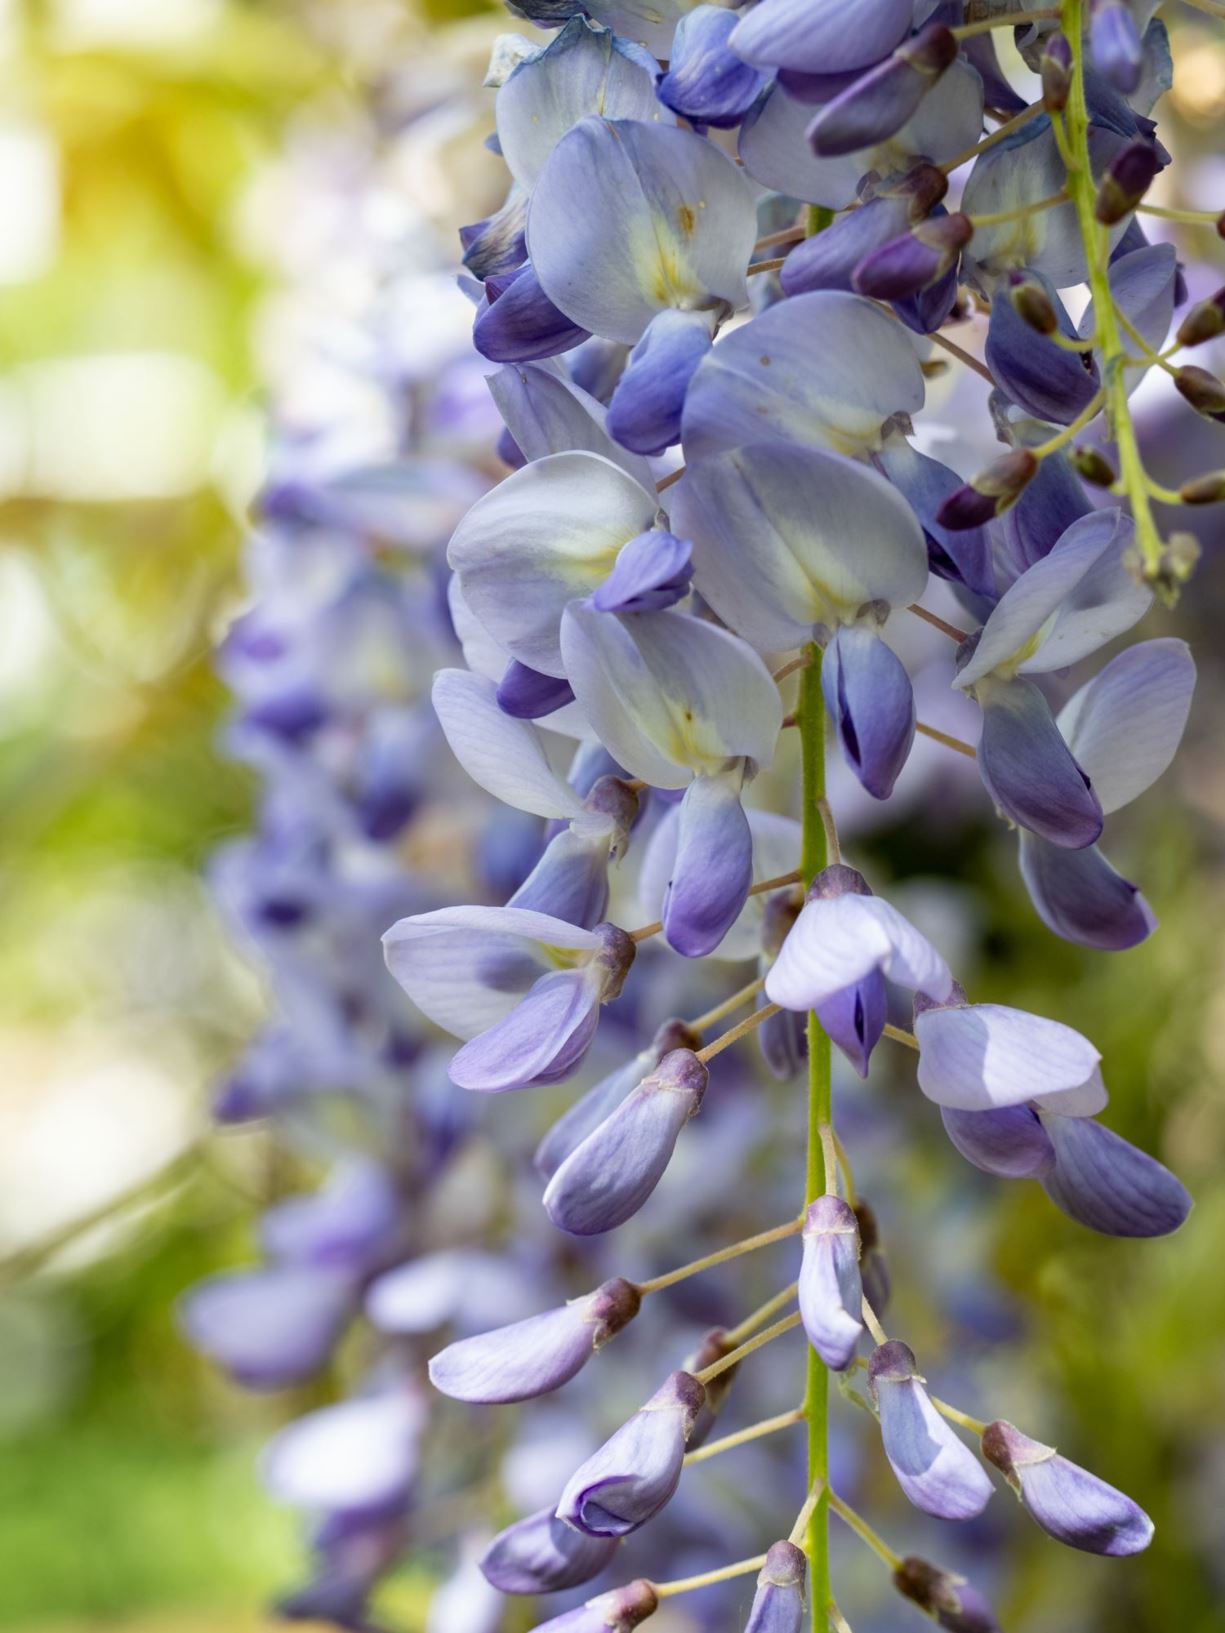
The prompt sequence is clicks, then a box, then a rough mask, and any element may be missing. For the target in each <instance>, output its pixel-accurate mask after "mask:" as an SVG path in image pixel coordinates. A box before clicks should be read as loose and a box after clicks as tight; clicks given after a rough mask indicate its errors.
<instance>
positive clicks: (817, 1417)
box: [798, 645, 833, 1633]
mask: <svg viewBox="0 0 1225 1633" xmlns="http://www.w3.org/2000/svg"><path fill="white" fill-rule="evenodd" d="M810 653H811V657H812V662H811V663H810V664H809V666H808V668H807V669H805V670H804V672H803V675H802V676H801V679H800V700H799V710H798V713H799V719H800V751H801V755H802V767H803V769H802V782H803V796H802V813H803V833H802V837H801V841H800V873H801V875H802V877H803V879H804V881H805V883H808V882H810V881H811V880H812V879H813V878H814V876H815V875H816V874H818V873H820V871H821V869H822V868H824V867H825V866H826V865H827V864H828V862H829V840H828V837H827V834H826V828H825V823H824V821H823V819H822V807H823V805H824V801H825V700H824V698H823V696H822V694H821V653H820V651H819V649H818V648H817V647H816V646H815V645H814V646H813V647H812V648H811V649H810ZM832 1121H833V1118H832V1107H831V1089H830V1043H829V1038H828V1036H827V1035H826V1033H825V1031H824V1029H823V1028H822V1026H821V1023H820V1022H819V1021H818V1020H817V1017H816V1015H815V1014H814V1013H812V1012H810V1013H809V1016H808V1161H807V1174H806V1182H805V1188H804V1202H805V1205H807V1204H808V1203H810V1202H815V1201H816V1199H817V1198H818V1197H819V1196H821V1195H822V1194H823V1193H824V1191H825V1186H826V1158H825V1148H824V1145H823V1143H822V1139H821V1130H822V1129H823V1128H826V1127H829V1126H830V1125H831V1124H832ZM804 1412H805V1416H806V1418H807V1421H808V1485H809V1489H810V1490H812V1491H816V1492H818V1496H817V1500H816V1502H814V1504H813V1506H812V1512H811V1514H810V1515H809V1517H808V1535H807V1544H806V1548H805V1552H806V1553H807V1554H808V1568H809V1573H810V1577H811V1598H812V1617H813V1628H814V1630H816V1633H823V1629H822V1623H823V1621H824V1618H825V1606H826V1603H827V1602H828V1600H829V1593H830V1584H829V1503H828V1497H827V1486H828V1482H829V1373H828V1371H827V1370H826V1367H825V1363H824V1362H823V1361H822V1360H821V1357H820V1356H819V1355H818V1354H817V1352H816V1350H815V1349H813V1347H812V1345H811V1344H809V1345H808V1350H807V1378H806V1382H805V1390H804Z"/></svg>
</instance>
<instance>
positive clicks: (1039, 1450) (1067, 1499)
mask: <svg viewBox="0 0 1225 1633" xmlns="http://www.w3.org/2000/svg"><path fill="white" fill-rule="evenodd" d="M983 1456H984V1457H985V1458H986V1459H987V1461H988V1462H989V1463H994V1464H995V1466H996V1468H997V1469H999V1470H1000V1471H1001V1473H1003V1474H1004V1476H1005V1477H1006V1479H1007V1481H1008V1483H1009V1485H1010V1486H1011V1487H1012V1488H1013V1490H1014V1491H1015V1492H1016V1494H1017V1496H1018V1497H1019V1498H1020V1499H1021V1502H1022V1503H1023V1504H1024V1505H1025V1507H1026V1508H1027V1509H1028V1510H1029V1513H1030V1515H1031V1516H1032V1517H1033V1518H1034V1519H1035V1520H1036V1521H1037V1522H1038V1524H1039V1525H1040V1526H1041V1527H1042V1529H1043V1530H1044V1531H1045V1532H1046V1533H1047V1535H1048V1536H1052V1537H1054V1538H1055V1540H1056V1542H1065V1543H1067V1545H1068V1547H1069V1548H1080V1549H1082V1550H1083V1551H1084V1552H1085V1553H1089V1554H1108V1555H1111V1556H1113V1557H1117V1556H1119V1555H1122V1554H1138V1553H1140V1552H1141V1551H1142V1550H1143V1549H1145V1548H1147V1547H1148V1545H1149V1543H1150V1542H1151V1541H1152V1538H1153V1522H1152V1520H1150V1519H1149V1517H1148V1515H1147V1514H1146V1513H1145V1512H1144V1510H1143V1509H1142V1508H1141V1507H1140V1506H1139V1505H1138V1504H1137V1503H1133V1502H1132V1500H1131V1498H1130V1497H1127V1496H1125V1495H1124V1494H1123V1492H1121V1491H1116V1490H1115V1488H1114V1487H1113V1486H1110V1485H1107V1484H1106V1482H1105V1481H1104V1480H1099V1479H1098V1477H1097V1476H1096V1475H1095V1474H1090V1473H1089V1471H1088V1470H1087V1469H1082V1468H1080V1467H1079V1466H1078V1465H1077V1464H1076V1463H1070V1462H1069V1461H1068V1459H1067V1458H1066V1457H1060V1455H1059V1453H1058V1452H1057V1451H1056V1450H1055V1448H1054V1447H1053V1446H1044V1445H1043V1444H1042V1442H1041V1441H1040V1440H1031V1439H1030V1438H1029V1436H1028V1435H1023V1434H1022V1433H1021V1431H1020V1430H1019V1429H1015V1428H1014V1427H1013V1426H1012V1424H1011V1423H1005V1422H1003V1421H1002V1420H1000V1421H998V1422H996V1423H990V1424H988V1425H987V1428H986V1430H985V1431H984V1433H983Z"/></svg>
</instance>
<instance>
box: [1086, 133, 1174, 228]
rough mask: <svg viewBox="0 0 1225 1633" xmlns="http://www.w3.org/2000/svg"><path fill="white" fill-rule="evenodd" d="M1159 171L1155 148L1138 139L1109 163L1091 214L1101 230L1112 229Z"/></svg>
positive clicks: (1140, 138)
mask: <svg viewBox="0 0 1225 1633" xmlns="http://www.w3.org/2000/svg"><path fill="white" fill-rule="evenodd" d="M1160 168H1161V161H1160V159H1159V158H1158V157H1157V148H1156V144H1155V143H1153V142H1150V141H1148V140H1146V138H1144V137H1143V136H1137V137H1136V138H1135V140H1134V141H1131V142H1128V143H1127V145H1126V147H1122V148H1120V149H1119V151H1118V152H1117V153H1116V154H1115V156H1114V158H1113V159H1112V160H1111V161H1110V168H1109V170H1107V172H1106V174H1105V176H1104V177H1103V179H1102V185H1101V186H1100V187H1099V188H1098V193H1097V199H1096V201H1095V203H1094V206H1093V214H1094V215H1095V217H1096V218H1097V220H1098V221H1100V222H1101V223H1102V225H1103V226H1104V227H1113V226H1114V224H1115V223H1116V222H1117V221H1122V219H1123V217H1124V216H1125V215H1127V214H1129V213H1130V212H1131V211H1132V210H1134V209H1135V207H1136V205H1137V204H1139V202H1140V200H1141V199H1142V198H1143V197H1144V195H1145V193H1147V192H1148V190H1149V188H1150V187H1151V186H1152V182H1153V177H1154V176H1155V175H1156V174H1157V172H1158V170H1160Z"/></svg>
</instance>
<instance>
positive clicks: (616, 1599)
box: [533, 1577, 659, 1633]
mask: <svg viewBox="0 0 1225 1633" xmlns="http://www.w3.org/2000/svg"><path fill="white" fill-rule="evenodd" d="M658 1604H659V1598H658V1596H657V1595H656V1592H655V1589H654V1588H653V1587H652V1586H651V1584H650V1583H649V1582H647V1581H645V1580H644V1579H643V1578H641V1577H639V1578H638V1580H637V1581H634V1582H627V1583H626V1585H625V1586H624V1587H623V1588H613V1590H612V1592H611V1593H602V1594H600V1596H599V1598H598V1599H588V1601H587V1603H586V1604H585V1605H579V1607H578V1609H577V1610H567V1611H565V1612H564V1613H563V1614H562V1615H561V1616H554V1617H552V1619H551V1620H549V1621H547V1622H541V1623H540V1624H539V1625H538V1626H537V1627H536V1628H535V1629H534V1630H533V1633H633V1629H634V1628H636V1627H637V1626H638V1624H639V1622H645V1621H646V1619H647V1617H648V1616H650V1615H651V1614H652V1613H653V1612H654V1611H655V1609H656V1607H657V1606H658Z"/></svg>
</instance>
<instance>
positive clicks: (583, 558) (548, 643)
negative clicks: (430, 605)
mask: <svg viewBox="0 0 1225 1633" xmlns="http://www.w3.org/2000/svg"><path fill="white" fill-rule="evenodd" d="M657 508H658V507H657V504H656V500H655V495H654V494H653V493H648V492H647V491H646V489H645V488H643V487H640V486H639V484H638V483H637V482H635V481H634V479H633V478H632V477H630V476H627V475H626V473H625V472H624V471H623V470H621V469H620V467H619V466H617V465H614V464H613V463H612V462H611V460H607V459H603V458H601V457H600V455H598V454H589V453H581V452H580V453H565V454H551V455H550V456H549V457H548V458H547V459H538V460H536V461H535V463H534V464H531V465H525V466H524V467H523V469H522V470H518V471H514V472H512V473H511V475H510V476H508V477H507V478H506V480H505V481H504V482H501V483H499V484H498V486H497V487H496V488H494V489H493V491H492V492H491V493H487V494H486V495H485V496H484V498H482V499H478V500H477V502H476V504H475V505H473V507H472V509H471V510H470V511H469V512H468V514H467V515H466V516H465V517H464V519H463V521H462V522H461V523H460V524H459V526H458V527H457V528H456V530H455V532H454V534H453V535H452V537H451V543H450V546H449V547H448V550H447V560H448V561H449V563H450V564H451V566H452V567H453V568H454V569H455V571H456V572H457V573H458V575H459V581H460V587H461V589H462V591H463V596H464V600H465V601H466V602H467V603H468V606H469V607H470V608H471V610H472V612H473V613H474V614H475V615H476V617H477V618H478V619H479V620H480V622H481V623H482V624H483V625H484V626H485V628H486V630H488V632H489V634H490V635H492V636H493V638H494V640H495V641H497V642H498V643H499V644H500V645H501V646H503V647H505V648H506V650H507V651H508V652H510V653H511V654H512V655H513V656H514V657H516V658H518V659H519V661H520V663H525V664H527V665H528V667H529V668H531V669H538V670H540V671H541V672H542V673H543V674H546V675H557V676H561V675H564V674H565V669H564V667H563V665H562V661H561V652H560V649H559V647H558V643H557V629H558V624H559V623H560V621H561V614H562V609H563V608H564V607H565V605H566V603H567V602H568V601H571V600H573V599H574V598H575V597H576V596H585V595H590V593H591V592H592V590H594V589H595V588H596V586H597V585H598V584H600V583H602V582H603V580H604V579H605V578H606V577H607V576H608V574H609V572H610V571H611V570H612V566H613V563H614V562H615V561H616V559H617V552H618V551H619V550H620V549H621V547H622V545H623V544H625V543H627V542H628V541H629V540H630V539H632V538H635V537H636V536H637V535H638V534H639V533H645V532H646V531H647V529H648V528H649V527H650V526H651V524H652V522H653V521H654V519H655V513H656V510H657Z"/></svg>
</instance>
